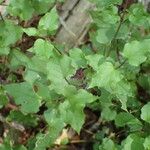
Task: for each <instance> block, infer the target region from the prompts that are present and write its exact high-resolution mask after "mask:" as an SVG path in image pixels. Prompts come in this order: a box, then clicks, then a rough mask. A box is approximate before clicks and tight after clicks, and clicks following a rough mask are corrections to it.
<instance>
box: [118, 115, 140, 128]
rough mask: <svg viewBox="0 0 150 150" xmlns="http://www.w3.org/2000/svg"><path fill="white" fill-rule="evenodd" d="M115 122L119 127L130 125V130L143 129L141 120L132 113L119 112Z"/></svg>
mask: <svg viewBox="0 0 150 150" xmlns="http://www.w3.org/2000/svg"><path fill="white" fill-rule="evenodd" d="M115 124H116V126H118V127H123V126H125V125H128V126H129V127H130V130H132V131H137V130H141V129H142V124H141V122H140V121H139V120H138V119H137V118H135V117H134V116H133V115H132V114H130V113H125V112H122V113H119V114H117V116H116V118H115Z"/></svg>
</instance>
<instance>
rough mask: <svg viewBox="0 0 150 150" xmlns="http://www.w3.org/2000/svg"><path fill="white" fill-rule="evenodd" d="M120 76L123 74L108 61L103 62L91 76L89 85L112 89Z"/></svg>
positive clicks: (119, 79)
mask: <svg viewBox="0 0 150 150" xmlns="http://www.w3.org/2000/svg"><path fill="white" fill-rule="evenodd" d="M122 78H123V76H122V75H121V74H120V72H119V71H118V70H116V69H115V68H114V66H113V65H112V64H111V63H110V62H104V63H103V64H101V65H100V66H99V68H98V70H97V71H96V73H95V74H94V76H93V77H92V80H91V83H90V85H89V87H90V88H92V87H95V86H98V87H104V88H106V89H107V90H108V91H112V89H113V88H114V87H115V86H116V84H117V83H118V82H119V81H121V79H122Z"/></svg>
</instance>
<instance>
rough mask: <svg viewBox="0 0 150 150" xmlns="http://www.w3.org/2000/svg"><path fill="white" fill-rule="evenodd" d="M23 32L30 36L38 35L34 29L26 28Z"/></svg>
mask: <svg viewBox="0 0 150 150" xmlns="http://www.w3.org/2000/svg"><path fill="white" fill-rule="evenodd" d="M23 32H25V33H26V34H27V35H28V36H37V35H38V30H37V29H36V28H33V27H30V28H24V29H23Z"/></svg>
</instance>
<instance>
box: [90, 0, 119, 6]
mask: <svg viewBox="0 0 150 150" xmlns="http://www.w3.org/2000/svg"><path fill="white" fill-rule="evenodd" d="M90 1H91V2H96V3H97V4H99V5H100V6H103V7H108V6H110V5H113V4H121V3H122V0H105V1H103V0H90Z"/></svg>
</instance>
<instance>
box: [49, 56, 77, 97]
mask: <svg viewBox="0 0 150 150" xmlns="http://www.w3.org/2000/svg"><path fill="white" fill-rule="evenodd" d="M47 72H48V79H49V80H50V81H51V85H50V89H51V90H52V89H54V90H55V91H56V92H57V93H58V94H64V93H65V88H66V87H68V86H69V85H68V81H67V77H68V76H70V77H71V76H72V75H73V74H74V73H75V68H74V67H73V66H72V61H71V59H70V58H69V57H68V56H66V55H64V56H61V57H60V58H54V59H51V60H50V61H49V62H48V64H47Z"/></svg>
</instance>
